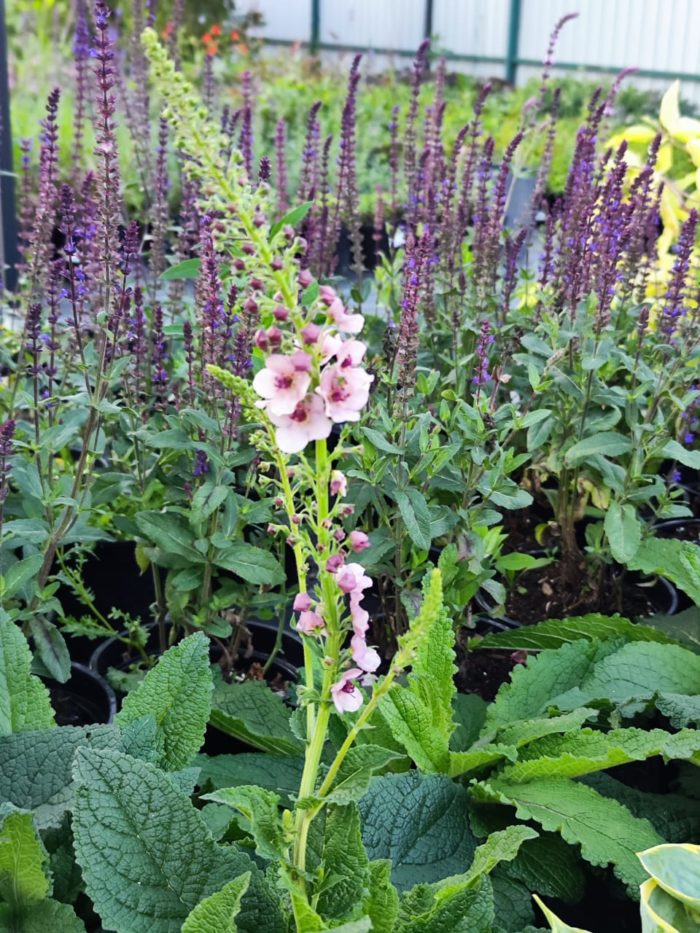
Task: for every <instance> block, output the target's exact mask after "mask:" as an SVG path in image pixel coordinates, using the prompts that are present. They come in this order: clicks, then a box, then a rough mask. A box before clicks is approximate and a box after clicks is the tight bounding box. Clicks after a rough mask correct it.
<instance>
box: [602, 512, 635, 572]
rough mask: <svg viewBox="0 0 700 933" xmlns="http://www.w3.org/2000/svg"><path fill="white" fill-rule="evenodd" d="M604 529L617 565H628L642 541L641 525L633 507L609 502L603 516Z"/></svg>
mask: <svg viewBox="0 0 700 933" xmlns="http://www.w3.org/2000/svg"><path fill="white" fill-rule="evenodd" d="M604 529H605V534H606V536H607V539H608V543H609V544H610V553H611V554H612V556H613V557H614V558H615V560H616V561H617V562H618V563H620V564H628V563H629V562H630V561H631V560H632V558H633V557H634V555H635V554H636V553H637V550H638V548H639V545H640V543H641V540H642V523H641V522H640V521H639V519H638V518H637V511H636V509H635V507H634V506H633V505H630V504H629V503H625V504H624V505H620V504H619V502H611V503H610V505H609V507H608V511H607V512H606V514H605V522H604Z"/></svg>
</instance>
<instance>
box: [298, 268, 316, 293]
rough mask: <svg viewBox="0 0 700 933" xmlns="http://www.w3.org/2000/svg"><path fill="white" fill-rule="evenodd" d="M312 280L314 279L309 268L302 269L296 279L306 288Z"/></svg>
mask: <svg viewBox="0 0 700 933" xmlns="http://www.w3.org/2000/svg"><path fill="white" fill-rule="evenodd" d="M313 280H314V277H313V275H312V274H311V272H310V270H309V269H302V270H301V272H300V273H299V277H298V279H297V281H298V282H299V284H300V285H301V287H302V288H308V287H309V285H311V283H312V282H313Z"/></svg>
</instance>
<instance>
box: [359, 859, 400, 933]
mask: <svg viewBox="0 0 700 933" xmlns="http://www.w3.org/2000/svg"><path fill="white" fill-rule="evenodd" d="M368 888H369V890H368V893H367V895H366V897H365V900H364V904H363V907H364V910H365V911H366V913H367V914H368V915H369V918H370V920H371V921H372V927H371V929H372V933H394V930H395V928H396V920H397V917H398V915H399V894H398V891H397V890H396V888H395V887H394V885H393V884H392V883H391V862H390V861H389V859H378V860H377V861H375V862H370V863H369V881H368Z"/></svg>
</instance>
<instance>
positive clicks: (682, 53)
mask: <svg viewBox="0 0 700 933" xmlns="http://www.w3.org/2000/svg"><path fill="white" fill-rule="evenodd" d="M433 2H434V13H433V31H434V35H435V37H436V45H437V47H438V48H440V49H445V50H447V51H450V52H454V53H457V54H462V55H487V56H493V57H498V58H502V57H503V56H504V55H505V50H506V46H507V42H508V22H509V13H510V0H433ZM424 5H425V0H321V40H322V41H323V42H332V43H340V44H343V45H353V46H357V47H359V48H367V49H370V48H393V49H414V48H415V47H416V46H417V45H418V44H419V43H420V41H421V38H422V31H423V21H424ZM238 6H239V9H246V8H256V9H258V10H260V11H261V12H262V14H263V15H264V17H265V20H266V26H265V28H264V29H263V34H264V35H265V36H267V37H269V38H271V39H285V40H295V39H300V40H308V38H309V35H310V32H311V0H239V3H238ZM570 12H578V13H579V18H578V19H577V20H574V21H573V22H570V23H568V24H567V25H566V27H565V28H564V31H563V33H562V35H561V37H560V40H559V43H558V46H557V52H556V58H557V59H558V60H559V61H566V62H575V63H580V65H581V66H582V71H584V72H585V67H586V65H589V66H594V65H598V66H616V67H620V68H622V67H627V66H636V67H639V68H643V69H650V70H661V71H674V72H685V73H692V74H697V73H699V72H700V0H522V16H521V25H520V39H519V56H520V57H521V58H528V59H534V60H536V61H541V60H542V59H543V57H544V55H545V52H546V49H547V43H548V39H549V34H550V32H551V30H552V27H553V25H554V23H555V22H556V21H557V20H558V19H559V18H560V17H561V16H563V15H564V14H566V13H570ZM460 70H468V71H473V72H474V73H478V74H482V75H483V74H489V75H495V76H502V75H503V65H500V64H483V63H482V64H480V65H478V66H472V65H468V64H467V65H465V66H462V67H461V69H460ZM535 71H536V69H533V68H528V67H525V66H522V67H520V68H519V69H518V80H519V81H524V80H526V79H527V78H528V77H530V75H532V74H533V73H535ZM633 80H634V82H635V83H637V84H639V85H641V86H643V87H657V88H658V89H660V90H663V89H664V88H665V87H666V86H667V85H668V83H669V82H668V80H667V79H649V78H642V77H636V78H634V79H633ZM682 93H683V96H685V97H687V98H689V99H692V100H694V101H696V102H697V103H700V83H695V82H691V81H686V82H685V83H684V85H683V87H682Z"/></svg>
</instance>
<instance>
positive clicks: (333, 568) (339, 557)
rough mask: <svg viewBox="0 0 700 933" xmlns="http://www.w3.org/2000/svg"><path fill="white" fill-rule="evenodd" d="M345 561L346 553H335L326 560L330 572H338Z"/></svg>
mask: <svg viewBox="0 0 700 933" xmlns="http://www.w3.org/2000/svg"><path fill="white" fill-rule="evenodd" d="M344 563H345V555H344V554H334V555H333V556H332V557H329V558H328V560H327V561H326V570H327V571H328V573H337V572H338V570H340V568H341V567H342V566H343V564H344Z"/></svg>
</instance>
